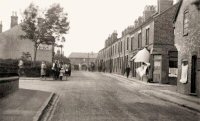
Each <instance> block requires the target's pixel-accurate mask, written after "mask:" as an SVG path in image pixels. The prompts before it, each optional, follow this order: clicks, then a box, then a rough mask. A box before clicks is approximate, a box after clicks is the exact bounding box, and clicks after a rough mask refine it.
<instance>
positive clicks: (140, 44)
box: [138, 33, 142, 48]
mask: <svg viewBox="0 0 200 121" xmlns="http://www.w3.org/2000/svg"><path fill="white" fill-rule="evenodd" d="M141 47H142V33H139V34H138V48H141Z"/></svg>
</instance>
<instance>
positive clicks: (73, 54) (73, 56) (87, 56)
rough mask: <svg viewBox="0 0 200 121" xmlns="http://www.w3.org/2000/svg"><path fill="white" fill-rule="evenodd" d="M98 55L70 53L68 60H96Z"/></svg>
mask: <svg viewBox="0 0 200 121" xmlns="http://www.w3.org/2000/svg"><path fill="white" fill-rule="evenodd" d="M97 55H98V53H79V52H72V53H71V54H70V55H69V57H68V58H97Z"/></svg>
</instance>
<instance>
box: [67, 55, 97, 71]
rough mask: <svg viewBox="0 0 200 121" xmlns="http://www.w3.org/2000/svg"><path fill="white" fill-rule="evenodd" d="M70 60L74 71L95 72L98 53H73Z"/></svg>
mask: <svg viewBox="0 0 200 121" xmlns="http://www.w3.org/2000/svg"><path fill="white" fill-rule="evenodd" d="M68 58H69V60H70V63H71V65H72V69H74V70H94V67H95V61H96V58H97V53H78V52H72V53H71V54H70V55H69V56H68Z"/></svg>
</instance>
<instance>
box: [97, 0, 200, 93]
mask: <svg viewBox="0 0 200 121" xmlns="http://www.w3.org/2000/svg"><path fill="white" fill-rule="evenodd" d="M199 4H200V2H199V0H179V1H178V2H177V3H176V4H173V0H158V5H157V8H156V7H155V6H146V7H145V9H144V12H143V16H141V17H138V19H137V20H135V22H134V25H133V26H129V27H127V28H126V29H125V30H124V31H123V32H122V36H121V37H120V38H118V36H117V35H118V34H117V32H113V33H112V34H111V35H110V36H109V37H108V38H107V39H106V40H105V46H104V48H103V49H101V50H100V51H99V53H98V56H97V60H96V63H97V69H98V70H99V71H103V72H109V73H116V74H121V75H124V74H125V69H126V67H127V65H129V66H130V68H131V74H130V77H131V78H136V79H139V80H141V81H151V82H157V83H162V84H173V85H177V90H178V91H179V92H180V93H183V94H193V95H198V96H200V81H199V79H198V78H199V76H198V75H200V73H199V71H200V69H198V68H199V67H200V65H199V64H198V62H200V61H199V60H198V58H199V55H200V54H199V53H200V49H199V43H200V41H199V40H200V31H199V29H200V18H199V17H200V10H199ZM198 65H199V66H198Z"/></svg>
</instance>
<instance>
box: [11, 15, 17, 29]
mask: <svg viewBox="0 0 200 121" xmlns="http://www.w3.org/2000/svg"><path fill="white" fill-rule="evenodd" d="M16 25H18V17H17V12H13V13H12V16H11V24H10V27H11V28H12V27H14V26H16Z"/></svg>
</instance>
